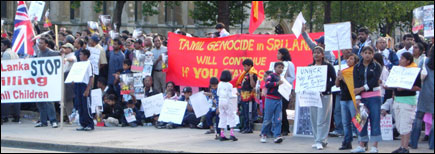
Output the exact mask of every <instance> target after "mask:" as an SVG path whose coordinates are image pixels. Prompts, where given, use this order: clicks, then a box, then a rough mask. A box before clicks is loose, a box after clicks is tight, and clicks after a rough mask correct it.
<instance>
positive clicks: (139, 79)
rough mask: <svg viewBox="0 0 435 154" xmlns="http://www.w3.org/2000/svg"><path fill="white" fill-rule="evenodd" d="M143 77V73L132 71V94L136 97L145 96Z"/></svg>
mask: <svg viewBox="0 0 435 154" xmlns="http://www.w3.org/2000/svg"><path fill="white" fill-rule="evenodd" d="M144 77H145V76H144V74H143V73H133V87H134V96H136V99H142V98H144V97H145V89H144V86H143V79H144Z"/></svg>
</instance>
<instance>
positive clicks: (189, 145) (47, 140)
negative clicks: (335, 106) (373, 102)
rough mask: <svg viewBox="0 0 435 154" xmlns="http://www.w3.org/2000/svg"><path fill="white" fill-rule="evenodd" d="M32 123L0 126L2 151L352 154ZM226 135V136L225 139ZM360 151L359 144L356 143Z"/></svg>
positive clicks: (186, 133)
mask: <svg viewBox="0 0 435 154" xmlns="http://www.w3.org/2000/svg"><path fill="white" fill-rule="evenodd" d="M33 126H34V123H33V122H32V121H30V120H23V121H22V123H21V124H17V123H10V122H9V123H6V124H3V125H2V126H1V146H2V152H3V147H18V148H26V149H39V150H53V151H65V152H125V153H129V152H220V153H241V152H249V153H265V152H274V153H296V152H298V153H319V152H321V153H349V152H350V151H349V150H346V151H339V150H338V148H339V146H340V145H341V141H342V138H329V144H328V147H326V148H325V149H324V150H322V151H318V150H315V149H312V148H311V145H312V144H313V142H314V141H313V138H310V137H294V136H286V137H284V142H283V143H281V144H274V143H273V140H272V139H268V142H267V143H260V138H259V131H255V132H254V134H240V133H238V132H236V136H237V137H238V138H239V141H236V142H233V141H225V142H220V141H217V140H214V135H213V134H211V135H205V134H204V132H205V131H206V130H204V129H201V130H199V129H190V128H177V129H171V130H169V129H156V128H155V127H153V126H145V127H137V128H130V127H125V128H121V127H96V129H95V130H94V131H92V132H77V131H75V129H76V128H77V126H74V125H65V127H64V128H63V129H60V128H57V129H54V128H51V127H44V128H34V127H33ZM227 135H228V133H227ZM399 145H400V141H384V142H381V143H380V144H379V147H380V149H379V150H380V152H382V153H391V152H392V151H393V150H395V149H397V148H398V147H399ZM353 146H354V147H356V146H357V142H356V141H354V142H353ZM419 146H420V148H419V149H418V150H411V152H412V153H417V152H418V153H433V152H434V151H433V150H429V148H428V147H429V146H428V144H427V142H422V143H420V145H419Z"/></svg>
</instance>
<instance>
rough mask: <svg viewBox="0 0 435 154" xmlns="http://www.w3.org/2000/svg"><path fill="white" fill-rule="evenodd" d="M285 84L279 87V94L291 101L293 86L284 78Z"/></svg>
mask: <svg viewBox="0 0 435 154" xmlns="http://www.w3.org/2000/svg"><path fill="white" fill-rule="evenodd" d="M281 81H282V82H283V84H281V85H279V87H278V92H279V93H280V94H281V96H282V97H284V98H285V99H286V100H287V101H290V95H291V93H292V88H293V86H292V85H291V84H290V83H288V82H287V80H285V79H284V78H281Z"/></svg>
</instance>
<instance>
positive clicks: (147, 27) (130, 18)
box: [1, 1, 291, 37]
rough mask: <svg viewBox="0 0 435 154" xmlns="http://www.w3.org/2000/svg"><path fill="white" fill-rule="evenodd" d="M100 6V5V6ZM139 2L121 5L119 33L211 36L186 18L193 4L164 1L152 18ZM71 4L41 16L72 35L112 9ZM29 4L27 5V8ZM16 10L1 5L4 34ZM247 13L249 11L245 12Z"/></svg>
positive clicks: (266, 25) (269, 27) (111, 5)
mask: <svg viewBox="0 0 435 154" xmlns="http://www.w3.org/2000/svg"><path fill="white" fill-rule="evenodd" d="M101 3H102V4H101ZM142 3H146V2H145V1H144V2H141V1H127V3H126V4H125V5H124V8H123V13H122V21H121V22H122V26H121V28H120V30H121V31H122V30H128V31H130V32H132V31H133V30H134V29H135V28H143V29H144V31H145V32H146V33H149V32H153V33H161V34H166V33H167V31H175V30H176V29H180V30H183V31H186V32H188V33H191V34H193V35H196V36H200V37H204V36H205V35H206V33H209V32H214V31H215V29H214V26H212V27H208V26H201V25H199V22H197V21H195V20H194V19H193V18H191V17H190V16H189V15H188V12H189V10H193V9H195V8H194V4H193V1H180V5H178V6H175V7H174V8H173V9H172V8H170V7H166V5H164V3H165V2H164V1H161V2H160V3H161V5H159V8H156V9H157V10H158V11H159V12H160V13H159V14H157V15H153V16H144V15H143V14H142V13H141V12H142ZM71 4H72V1H46V4H45V8H44V14H45V11H46V10H47V9H50V15H49V17H50V20H51V21H52V23H53V25H54V24H57V25H59V26H60V27H67V28H68V29H71V30H72V32H73V33H75V32H77V31H81V30H83V29H86V26H87V21H97V20H98V16H99V15H102V14H105V15H111V16H112V17H113V13H114V9H115V1H103V2H100V4H101V5H102V11H101V13H96V12H95V11H94V6H95V5H97V2H95V1H81V2H80V7H78V8H74V9H73V8H72V5H71ZM29 6H30V2H27V7H28V8H29ZM16 8H17V3H16V1H1V18H2V20H5V28H6V29H7V30H8V31H12V30H13V25H12V24H13V20H14V17H15V12H16ZM245 11H246V12H247V13H250V10H249V9H245ZM42 25H43V20H42V21H41V22H40V27H42ZM240 25H241V24H236V26H231V27H230V33H231V34H240V32H241V29H242V28H241V26H240ZM289 25H291V24H290V23H285V22H278V21H274V20H269V19H266V20H265V21H264V22H263V24H262V25H261V26H260V27H259V28H258V29H257V31H256V32H255V33H263V34H264V33H267V32H268V33H270V34H274V33H275V32H274V30H275V27H276V26H280V28H282V29H283V31H284V33H291V31H290V26H289ZM248 28H249V18H247V19H246V20H245V21H244V22H243V33H247V32H248Z"/></svg>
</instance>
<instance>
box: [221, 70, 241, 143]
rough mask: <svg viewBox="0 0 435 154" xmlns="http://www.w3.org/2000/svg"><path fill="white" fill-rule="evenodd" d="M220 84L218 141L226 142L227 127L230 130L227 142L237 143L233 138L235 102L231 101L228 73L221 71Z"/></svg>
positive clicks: (231, 87) (229, 74)
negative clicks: (219, 134)
mask: <svg viewBox="0 0 435 154" xmlns="http://www.w3.org/2000/svg"><path fill="white" fill-rule="evenodd" d="M220 79H221V82H219V85H218V88H217V95H218V96H219V101H220V102H219V120H220V121H219V126H218V127H219V128H220V129H221V137H220V141H226V140H228V138H226V137H225V134H224V132H225V129H226V128H227V126H228V125H229V126H230V128H231V130H230V131H231V132H230V133H231V136H230V139H229V140H232V141H237V140H238V139H237V138H236V137H235V136H234V127H236V125H237V124H236V114H235V113H236V112H237V102H233V101H231V97H233V96H232V95H233V94H232V90H233V86H232V85H231V84H230V83H229V82H230V81H231V73H230V71H227V70H225V71H223V72H222V74H221V78H220Z"/></svg>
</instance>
